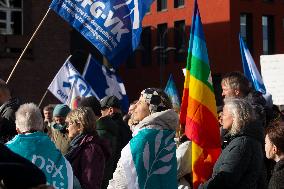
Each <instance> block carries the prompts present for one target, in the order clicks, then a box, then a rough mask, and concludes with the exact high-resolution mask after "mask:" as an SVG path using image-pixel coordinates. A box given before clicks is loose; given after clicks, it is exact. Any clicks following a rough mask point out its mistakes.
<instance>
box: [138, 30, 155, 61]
mask: <svg viewBox="0 0 284 189" xmlns="http://www.w3.org/2000/svg"><path fill="white" fill-rule="evenodd" d="M151 40H152V39H151V27H145V28H143V30H142V35H141V42H140V45H139V46H140V50H142V51H143V57H142V64H143V65H149V64H151V63H152V46H151Z"/></svg>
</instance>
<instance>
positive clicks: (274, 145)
mask: <svg viewBox="0 0 284 189" xmlns="http://www.w3.org/2000/svg"><path fill="white" fill-rule="evenodd" d="M283 136H284V123H283V122H282V123H280V124H279V125H277V124H276V125H274V126H271V127H270V128H268V129H267V131H266V136H265V153H266V157H267V158H268V159H272V160H274V161H275V162H276V164H275V166H274V170H273V172H272V176H271V178H270V181H269V184H268V189H281V188H284V137H283Z"/></svg>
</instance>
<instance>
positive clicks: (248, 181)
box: [199, 122, 264, 189]
mask: <svg viewBox="0 0 284 189" xmlns="http://www.w3.org/2000/svg"><path fill="white" fill-rule="evenodd" d="M232 138H233V139H232V140H231V142H230V143H229V145H228V146H227V147H226V148H225V149H224V150H223V151H222V153H221V155H220V157H219V158H218V160H217V162H216V163H215V165H214V168H213V174H212V177H211V178H210V179H209V180H208V181H207V182H205V183H204V184H203V185H200V186H199V188H216V189H222V188H224V189H225V188H226V189H231V188H240V189H246V188H247V189H254V188H258V186H257V182H258V180H259V178H260V177H261V176H262V169H263V151H262V143H263V140H264V130H263V128H262V127H261V126H260V125H259V124H256V122H254V123H251V124H248V125H246V126H244V127H243V128H242V129H241V131H240V132H239V133H238V134H236V135H235V136H233V137H232Z"/></svg>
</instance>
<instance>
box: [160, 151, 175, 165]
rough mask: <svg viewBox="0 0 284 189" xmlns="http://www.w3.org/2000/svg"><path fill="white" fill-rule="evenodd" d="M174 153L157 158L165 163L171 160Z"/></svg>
mask: <svg viewBox="0 0 284 189" xmlns="http://www.w3.org/2000/svg"><path fill="white" fill-rule="evenodd" d="M173 155H174V153H173V152H172V153H170V154H167V155H165V156H164V157H162V158H160V159H159V160H161V161H162V162H164V163H166V162H169V161H171V160H172V158H173Z"/></svg>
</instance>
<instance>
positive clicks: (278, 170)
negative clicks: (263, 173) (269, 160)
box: [268, 160, 284, 189]
mask: <svg viewBox="0 0 284 189" xmlns="http://www.w3.org/2000/svg"><path fill="white" fill-rule="evenodd" d="M283 188H284V160H280V161H278V162H277V163H276V164H275V167H274V171H273V173H272V177H271V179H270V181H269V184H268V189H283Z"/></svg>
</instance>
